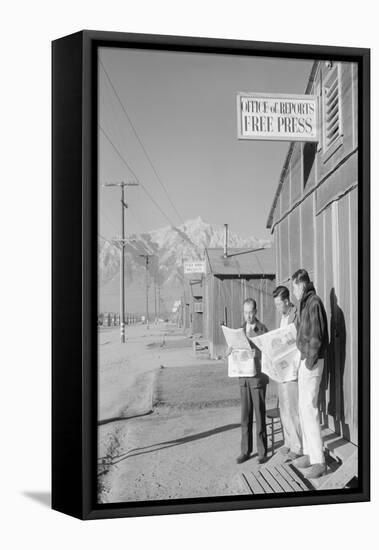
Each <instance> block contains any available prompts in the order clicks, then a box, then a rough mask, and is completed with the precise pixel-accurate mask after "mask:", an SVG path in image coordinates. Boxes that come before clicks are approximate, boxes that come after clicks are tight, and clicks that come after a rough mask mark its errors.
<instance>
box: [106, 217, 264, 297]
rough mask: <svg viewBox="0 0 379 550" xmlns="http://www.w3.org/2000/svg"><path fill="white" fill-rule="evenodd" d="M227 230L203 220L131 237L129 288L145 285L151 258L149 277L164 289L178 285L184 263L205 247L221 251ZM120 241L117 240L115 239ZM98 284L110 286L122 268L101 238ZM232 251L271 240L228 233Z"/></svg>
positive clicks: (127, 252) (109, 244) (127, 253)
mask: <svg viewBox="0 0 379 550" xmlns="http://www.w3.org/2000/svg"><path fill="white" fill-rule="evenodd" d="M224 231H225V230H224V227H223V226H212V225H210V224H208V223H206V222H204V221H203V220H202V219H201V218H200V217H199V218H196V219H194V220H189V221H187V222H185V223H184V224H183V225H181V226H179V227H173V226H167V227H163V228H161V229H156V230H153V231H149V232H147V233H142V234H129V235H128V237H127V238H128V243H127V244H126V246H125V280H126V285H130V284H132V283H133V282H137V283H139V282H143V281H144V277H145V273H146V271H145V268H146V258H145V257H143V255H146V254H149V255H152V256H151V257H150V258H149V276H150V279H151V281H156V282H157V284H159V285H160V286H161V287H164V286H167V285H178V284H181V283H182V279H183V262H184V261H186V260H188V261H191V260H200V259H202V258H203V257H204V248H219V247H223V245H224ZM116 238H117V237H116ZM98 246H99V250H98V252H99V257H98V269H99V284H100V286H103V285H107V284H108V283H109V282H110V281H112V280H113V279H115V278H116V277H117V279H118V274H119V269H120V254H119V250H118V248H117V246H115V245H114V244H113V243H112V242H109V241H105V240H104V239H101V238H100V239H99V245H98ZM228 246H229V248H253V247H257V248H258V247H269V246H271V242H270V240H268V239H257V238H255V237H248V238H243V237H240V236H239V235H237V234H236V233H233V232H231V231H229V235H228Z"/></svg>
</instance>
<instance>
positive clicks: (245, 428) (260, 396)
mask: <svg viewBox="0 0 379 550" xmlns="http://www.w3.org/2000/svg"><path fill="white" fill-rule="evenodd" d="M256 314H257V304H256V301H255V300H253V298H247V299H246V300H245V301H244V303H243V316H244V320H245V322H244V324H243V329H244V331H245V334H246V336H248V337H250V338H254V337H255V336H259V335H260V334H264V333H265V332H267V328H266V327H265V325H264V324H262V323H261V322H260V321H258V319H257V317H256ZM249 343H250V347H251V349H252V350H253V351H254V352H255V356H254V364H255V375H254V376H240V377H239V385H240V392H241V454H240V456H239V457H238V458H237V464H241V463H242V462H245V461H246V460H248V458H249V457H250V454H251V453H252V451H253V416H254V413H255V426H256V439H257V451H258V462H260V463H262V462H264V461H265V457H266V453H267V434H266V402H265V400H266V386H267V383H268V377H267V376H266V375H265V374H263V373H262V371H261V351H260V350H259V349H258V348H257V347H256V346H255V345H254V344H253V343H252V342H251V341H250V340H249ZM228 352H229V353H230V352H231V350H228Z"/></svg>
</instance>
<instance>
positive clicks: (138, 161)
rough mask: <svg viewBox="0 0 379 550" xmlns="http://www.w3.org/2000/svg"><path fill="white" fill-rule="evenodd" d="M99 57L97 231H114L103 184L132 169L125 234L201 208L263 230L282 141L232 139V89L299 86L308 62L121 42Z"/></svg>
mask: <svg viewBox="0 0 379 550" xmlns="http://www.w3.org/2000/svg"><path fill="white" fill-rule="evenodd" d="M99 57H100V60H101V63H102V65H101V64H100V66H99V124H100V127H101V128H102V130H99V182H98V183H99V233H100V234H101V235H102V236H103V237H105V238H107V239H110V238H112V237H114V236H116V235H119V234H120V217H121V214H120V208H121V207H120V190H119V188H115V187H104V186H103V185H104V184H105V183H110V182H120V181H136V178H137V179H138V181H139V182H140V185H139V186H138V187H130V188H127V189H126V202H127V203H128V206H129V207H128V209H127V210H126V215H125V222H126V233H141V232H146V231H150V230H152V229H158V228H161V227H164V226H167V225H180V224H182V223H183V221H187V220H189V219H194V218H197V217H198V216H201V218H202V219H203V220H204V221H206V222H208V223H211V224H213V225H223V224H224V223H228V224H229V227H230V229H231V230H232V231H233V232H236V233H238V234H240V235H241V236H255V237H258V238H262V237H264V238H265V237H268V236H269V232H268V230H267V229H266V221H267V218H268V214H269V211H270V207H271V204H272V201H273V198H274V194H275V191H276V188H277V185H278V181H279V177H280V172H281V168H282V166H283V163H284V160H285V156H286V154H287V151H288V147H289V143H287V142H274V141H270V142H267V141H253V140H238V137H237V107H236V105H237V94H238V93H239V92H271V93H295V94H302V93H304V92H305V88H306V85H307V82H308V77H309V74H310V71H311V67H312V63H313V62H312V61H310V60H309V61H308V60H306V61H304V60H288V59H279V58H275V59H271V58H263V57H245V56H231V55H214V54H203V53H183V52H162V51H147V50H133V49H122V48H101V49H100V50H99ZM103 67H104V69H105V71H106V72H107V74H108V76H109V78H110V80H111V83H112V84H110V82H109V80H108V78H107V77H106V74H105V72H104V70H103ZM112 86H113V87H112ZM115 92H116V93H117V95H118V97H119V99H120V101H121V103H122V106H121V105H120V102H119V101H118V99H117V97H116V94H115ZM131 123H132V125H133V127H134V129H135V132H136V133H137V135H138V137H139V139H138V138H137V137H136V133H135V132H134V131H133V128H132V125H131ZM111 142H112V143H113V145H111ZM141 144H142V145H141ZM115 148H116V149H117V151H118V152H116V150H115ZM144 150H145V151H146V152H147V154H148V157H149V159H150V162H151V164H150V163H149V161H148V160H147V157H146V155H145V153H144ZM121 157H122V158H121Z"/></svg>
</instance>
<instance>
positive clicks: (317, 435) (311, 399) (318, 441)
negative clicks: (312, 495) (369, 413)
mask: <svg viewBox="0 0 379 550" xmlns="http://www.w3.org/2000/svg"><path fill="white" fill-rule="evenodd" d="M323 369H324V360H323V359H319V360H318V361H317V363H316V365H315V367H314V368H313V369H312V370H309V369H307V367H306V366H305V359H304V360H302V361H300V368H299V375H298V386H299V417H300V426H301V432H302V437H303V453H304V454H305V455H309V460H310V463H311V464H323V463H324V462H325V458H324V453H323V445H322V438H321V426H320V419H319V413H318V406H317V402H318V392H319V388H320V382H321V377H322V371H323Z"/></svg>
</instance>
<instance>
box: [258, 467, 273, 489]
mask: <svg viewBox="0 0 379 550" xmlns="http://www.w3.org/2000/svg"><path fill="white" fill-rule="evenodd" d="M255 475H256V477H257V479H258V481H259V483H260V484H261V485H262V487H263V488H264V490H265V493H275V491H274V489H273V488H272V486H271V485H270V483H267V481H266V479H265V478H264V477H263V476H262V474H261V472H260V471H258V472H257V473H256V474H255Z"/></svg>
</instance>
